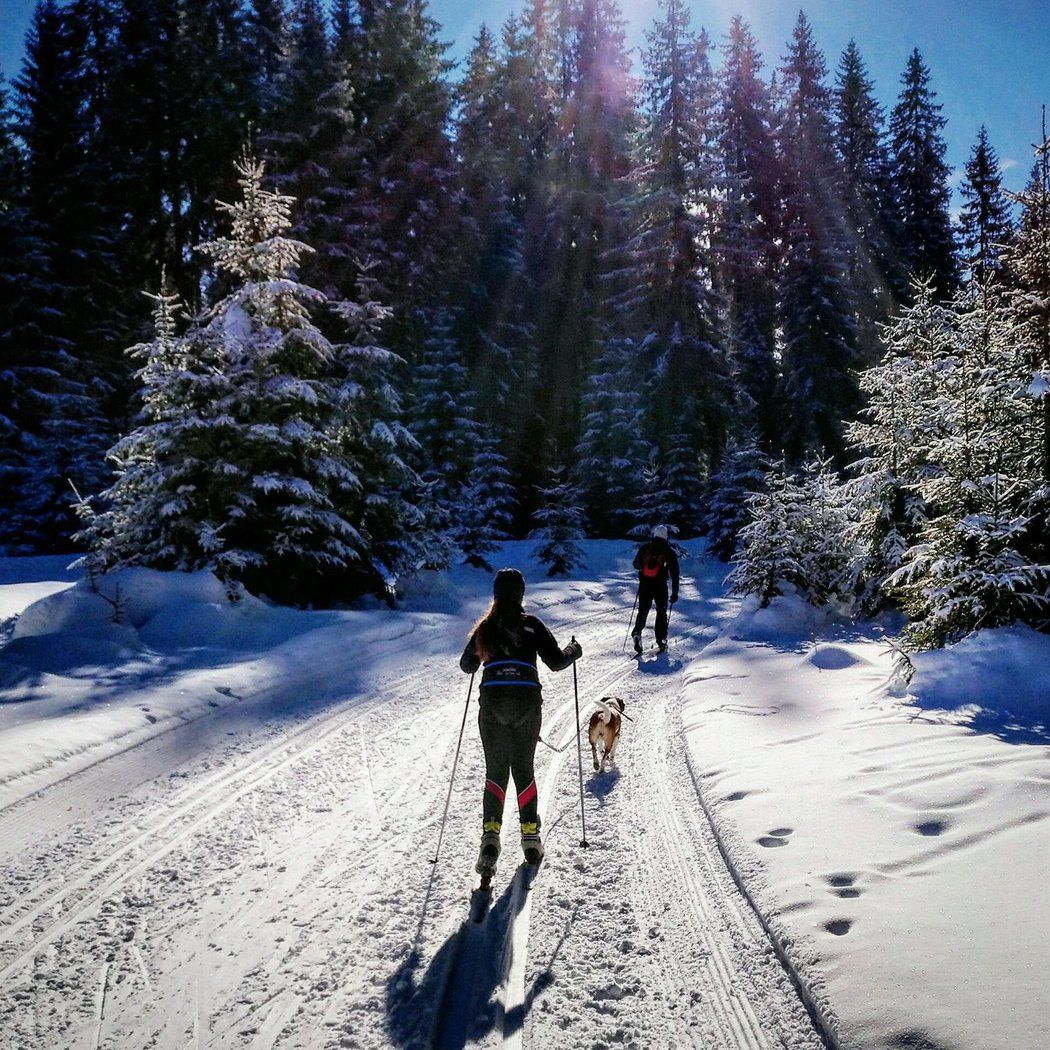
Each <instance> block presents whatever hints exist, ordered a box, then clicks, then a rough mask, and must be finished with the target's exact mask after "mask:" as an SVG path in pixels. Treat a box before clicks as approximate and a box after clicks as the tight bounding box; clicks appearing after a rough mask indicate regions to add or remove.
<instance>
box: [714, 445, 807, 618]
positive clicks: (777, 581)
mask: <svg viewBox="0 0 1050 1050" xmlns="http://www.w3.org/2000/svg"><path fill="white" fill-rule="evenodd" d="M803 499H804V497H803V494H802V490H801V488H800V486H799V485H798V483H797V482H796V480H795V478H794V477H792V475H791V474H790V473H789V472H788V470H787V468H786V466H785V464H784V463H783V461H780V462H778V463H774V464H773V465H772V467H771V468H770V470H769V472H768V473H767V474H766V477H765V481H764V483H763V486H762V488H761V489H760V490H759V491H757V492H755V493H754V494H752V495H751V496H750V497H749V498H748V517H749V521H748V524H747V525H745V526H744V527H743V528H742V529H741V530H740V532H739V534H738V539H739V547H738V550H737V552H736V554H735V555H734V556H733V559H732V562H733V568H732V569H731V570H730V572H729V575H728V577H727V578H726V579H727V581H728V583H729V586H730V588H731V589H732V591H733V593H734V594H753V595H755V596H756V597H757V598H758V599H759V603H760V604H761V606H762V607H763V608H765V607H766V606H767V605H769V603H770V602H771V601H772V600H773V599H774V598H775V597H777V596H778V595H782V594H783V593H784V590H785V587H786V586H792V587H795V588H797V589H798V590H799V591H802V590H803V589H804V587H805V579H804V578H803V568H802V557H803V555H804V554H805V544H806V540H807V537H806V536H805V532H804V529H803V527H802V523H803V520H804V509H803Z"/></svg>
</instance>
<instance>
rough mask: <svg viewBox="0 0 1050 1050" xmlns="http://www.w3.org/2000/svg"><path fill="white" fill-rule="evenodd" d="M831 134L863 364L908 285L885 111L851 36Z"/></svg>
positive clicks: (875, 353)
mask: <svg viewBox="0 0 1050 1050" xmlns="http://www.w3.org/2000/svg"><path fill="white" fill-rule="evenodd" d="M833 95H834V138H835V149H836V152H837V154H838V157H839V162H840V163H839V173H840V183H839V187H838V189H839V198H840V200H841V202H842V209H843V221H844V222H845V223H846V227H847V230H848V231H849V233H850V234H851V235H852V236H851V237H850V238H849V241H848V243H847V244H846V246H845V247H846V252H847V258H848V276H849V282H850V291H851V295H852V300H853V303H854V306H855V309H856V322H857V349H858V356H859V359H860V361H861V362H862V364H863V365H865V366H870V365H873V364H875V362H876V361H877V360H878V359H879V357H880V356H881V355H882V349H883V348H882V344H881V341H880V339H879V325H880V323H884V322H886V321H887V320H888V319H889V315H890V311H891V310H892V308H893V306H894V301H895V299H897V298H899V297H900V296H901V294H902V293H903V292H904V291H905V290H906V282H905V280H904V275H903V273H902V271H901V266H900V262H899V260H898V258H897V248H896V240H897V233H898V228H899V220H898V216H897V208H896V202H895V201H894V199H893V184H892V179H891V169H890V156H889V149H888V146H887V144H886V132H885V121H886V118H885V112H884V110H883V108H882V106H881V104H880V103H879V101H878V99H877V98H876V96H875V88H874V85H873V83H872V81H871V79H870V77H869V76H868V70H867V67H866V66H865V64H864V60H863V58H862V57H861V54H860V51H859V50H858V48H857V45H856V43H854V41H852V40H851V41H850V42H849V44H848V45H847V47H846V50H845V51H843V53H842V57H841V58H840V60H839V66H838V71H837V75H836V79H835V89H834V92H833Z"/></svg>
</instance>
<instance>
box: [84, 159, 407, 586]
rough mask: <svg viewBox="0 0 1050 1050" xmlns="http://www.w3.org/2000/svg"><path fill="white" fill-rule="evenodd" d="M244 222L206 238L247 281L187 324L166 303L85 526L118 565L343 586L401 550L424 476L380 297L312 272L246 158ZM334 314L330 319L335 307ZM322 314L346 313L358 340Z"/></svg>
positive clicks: (278, 200)
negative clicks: (345, 292)
mask: <svg viewBox="0 0 1050 1050" xmlns="http://www.w3.org/2000/svg"><path fill="white" fill-rule="evenodd" d="M239 174H240V178H241V185H242V189H243V193H242V199H241V200H240V201H239V202H238V203H236V204H233V205H223V209H224V211H226V212H228V213H229V215H230V218H231V220H232V231H231V234H230V236H228V237H225V238H220V239H218V240H216V241H212V242H208V243H207V244H205V245H203V246H202V250H203V251H205V252H206V253H207V255H208V256H209V257H210V258H211V259H213V260H214V262H215V265H216V266H217V267H218V269H219V270H220V271H221V272H222V273H223V274H225V275H226V277H227V279H228V283H229V285H231V286H232V287H231V291H230V292H229V294H228V295H226V296H225V297H223V298H222V299H220V300H219V301H218V302H216V303H215V304H214V305H212V306H211V307H209V308H208V309H207V310H206V311H205V312H204V313H203V314H201V315H200V316H199V317H197V318H196V319H195V320H194V322H193V324H192V325H191V327H190V329H189V330H188V331H187V332H186V333H185V334H184V335H181V336H179V335H177V334H176V328H175V310H176V304H175V301H174V300H173V299H172V298H171V297H170V296H167V295H163V296H161V297H160V298H159V299H158V301H157V302H158V306H157V315H156V316H157V321H158V324H157V331H156V335H155V337H154V339H153V341H152V342H151V343H149V344H146V345H143V346H139V347H136V348H133V351H132V352H133V354H134V356H136V357H137V358H139V359H140V360H142V361H143V365H144V367H143V370H142V372H141V376H142V380H143V384H144V387H143V412H142V416H141V419H140V425H139V426H138V427H137V428H136V429H135V430H133V431H132V432H131V433H130V434H128V435H127V436H126V437H125V438H123V439H122V440H121V441H120V442H118V444H117V445H116V446H115V447H114V449H113V450H112V453H111V456H112V458H113V461H114V462H115V464H116V466H117V469H118V476H117V479H116V481H115V482H114V483H113V485H111V486H110V488H109V489H108V490H107V491H106V492H105V493H104V494H103V496H104V499H105V501H106V502H107V503H108V505H109V506H108V509H106V510H104V511H103V512H102V513H100V514H99V515H97V516H95V517H93V518H92V519H90V521H89V525H88V529H87V530H86V534H87V536H88V538H90V539H91V541H92V543H93V545H94V546H95V548H96V550H97V551H98V552H99V555H100V556H101V558H102V560H103V561H104V562H105V563H106V564H108V565H123V564H147V565H155V566H158V567H161V568H171V569H197V568H204V567H207V568H211V569H213V570H214V571H215V572H216V573H217V575H219V576H220V577H221V578H222V579H224V580H226V581H227V583H228V587H229V590H230V594H231V597H232V596H235V595H236V594H237V593H238V588H239V586H240V585H241V584H245V585H247V586H248V587H249V588H250V589H251V590H253V591H256V592H262V593H265V594H268V595H270V596H271V597H274V598H277V599H279V600H283V601H288V602H298V603H304V602H309V601H319V600H331V599H332V598H333V597H337V596H339V595H340V594H343V595H345V594H348V593H353V591H354V590H359V589H361V588H362V587H363V586H369V585H370V584H373V583H374V582H375V580H376V577H377V574H378V572H379V570H378V569H377V567H376V564H377V561H376V560H377V559H382V560H383V561H385V562H386V563H387V564H389V563H390V562H391V561H392V560H394V557H395V554H396V552H397V550H398V544H399V539H400V526H401V525H402V523H403V520H404V517H405V513H406V508H405V505H404V503H403V501H402V499H401V496H400V493H401V492H402V491H403V489H404V486H405V482H406V480H407V477H408V471H407V468H406V467H405V466H404V464H403V462H402V460H401V458H400V454H401V451H402V450H403V449H404V447H405V445H406V442H407V440H408V439H407V435H406V434H405V433H404V431H403V430H402V429H401V427H400V424H399V423H398V422H397V397H396V394H395V392H394V390H393V388H392V386H391V384H390V379H389V372H390V369H391V367H392V366H393V364H394V363H395V362H394V360H393V358H392V355H391V354H390V353H389V352H388V351H386V350H384V349H382V348H380V347H378V346H377V345H376V344H375V342H374V338H375V334H376V328H377V324H378V322H379V320H380V319H381V317H380V315H379V312H378V311H377V308H376V307H375V305H374V304H373V303H372V302H370V301H365V302H349V301H343V302H332V301H330V300H328V299H327V297H326V296H324V295H323V294H322V293H321V292H318V291H317V290H315V289H312V288H309V287H308V286H306V285H303V284H300V283H299V282H298V281H297V280H296V278H295V266H296V264H297V262H298V260H299V258H300V257H301V255H302V254H303V253H304V252H305V251H306V250H307V248H306V246H305V245H303V244H301V243H300V242H298V241H294V240H291V239H290V238H289V237H288V236H287V234H288V231H289V228H290V225H291V218H290V213H291V204H292V201H291V199H290V198H288V197H287V196H283V195H279V194H275V193H272V192H269V191H267V190H266V189H265V188H264V171H263V168H262V165H261V164H259V163H258V162H256V161H253V160H251V159H245V160H244V161H243V162H242V163H241V165H240V167H239ZM325 313H327V314H329V321H328V322H326V321H324V320H322V318H321V315H322V314H325ZM319 323H320V324H327V323H334V324H338V326H339V327H341V328H342V329H343V330H344V331H345V332H346V333H347V341H345V342H333V341H331V340H330V339H328V338H327V337H326V336H325V334H324V332H323V330H322V328H321V327H320V326H319Z"/></svg>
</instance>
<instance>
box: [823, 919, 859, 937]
mask: <svg viewBox="0 0 1050 1050" xmlns="http://www.w3.org/2000/svg"><path fill="white" fill-rule="evenodd" d="M852 926H853V920H852V919H832V920H831V921H830V922H826V923H824V929H825V930H827V931H828V933H833V934H834V935H835V936H836V937H844V936H845V935H846V934H847V933H849V931H850V928H851V927H852Z"/></svg>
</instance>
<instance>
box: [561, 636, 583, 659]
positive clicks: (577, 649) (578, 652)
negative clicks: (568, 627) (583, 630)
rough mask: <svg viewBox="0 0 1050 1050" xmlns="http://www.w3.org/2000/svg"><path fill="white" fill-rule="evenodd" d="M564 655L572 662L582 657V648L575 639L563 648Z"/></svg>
mask: <svg viewBox="0 0 1050 1050" xmlns="http://www.w3.org/2000/svg"><path fill="white" fill-rule="evenodd" d="M565 655H566V656H568V657H571V658H572V659H573V660H579V658H580V657H581V656H583V647H582V646H581V645H580V643H579V642H578V641H576V639H575V638H573V640H572V641H571V642H569V644H568V645H567V646H565Z"/></svg>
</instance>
